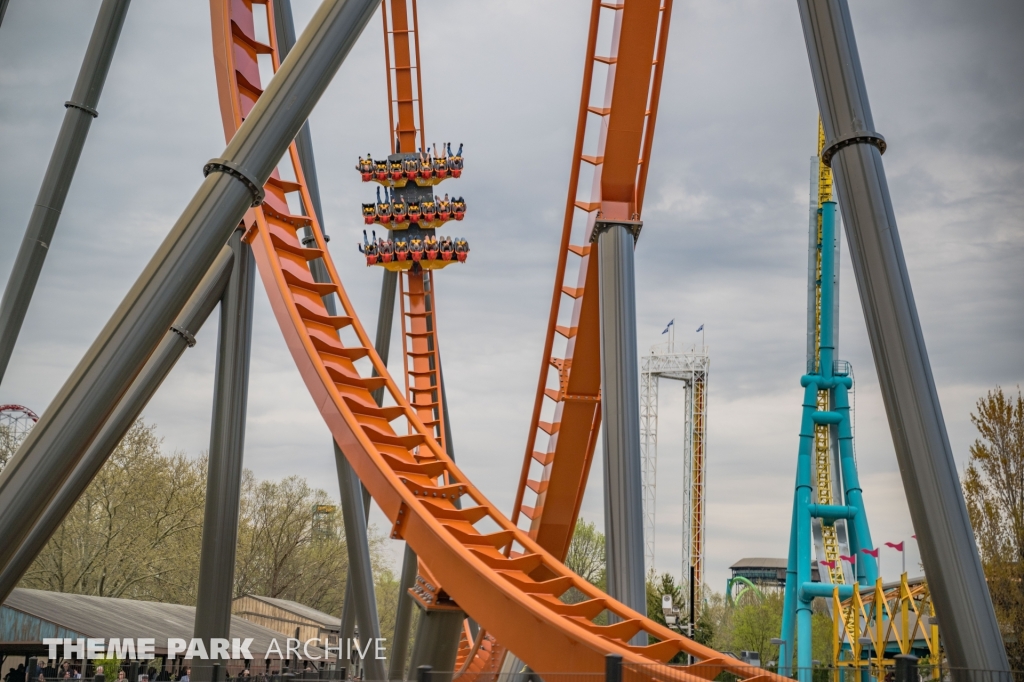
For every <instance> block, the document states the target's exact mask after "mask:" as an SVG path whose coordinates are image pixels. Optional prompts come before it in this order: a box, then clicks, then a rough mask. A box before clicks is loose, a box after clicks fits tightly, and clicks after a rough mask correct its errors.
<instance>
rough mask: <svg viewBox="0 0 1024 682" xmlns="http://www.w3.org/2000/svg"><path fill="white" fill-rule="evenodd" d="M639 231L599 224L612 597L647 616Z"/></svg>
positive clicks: (603, 435)
mask: <svg viewBox="0 0 1024 682" xmlns="http://www.w3.org/2000/svg"><path fill="white" fill-rule="evenodd" d="M638 230H639V224H636V223H629V222H626V223H616V222H601V221H599V222H598V223H597V224H596V225H595V227H594V235H595V237H596V241H597V267H598V270H597V272H598V282H599V287H598V289H599V291H600V299H601V413H602V415H603V417H602V421H603V425H602V429H601V443H602V445H603V448H604V528H605V531H604V532H605V543H606V545H607V548H606V552H607V561H608V594H610V595H611V596H612V597H614V598H615V599H618V600H619V601H621V602H622V603H623V604H625V605H626V606H628V607H630V608H631V609H633V610H635V611H638V612H640V613H641V614H646V613H647V590H646V584H645V577H644V525H643V490H642V486H641V462H640V394H639V391H640V388H639V387H640V375H639V362H640V360H639V357H638V356H637V350H636V284H635V281H634V270H633V249H634V246H635V244H636V242H635V237H634V232H635V233H636V234H639V232H638ZM641 639H642V640H643V641H641ZM630 641H631V642H632V643H633V644H634V645H638V646H643V645H646V644H647V635H645V634H643V633H640V634H639V635H637V636H636V637H634V638H633V639H632V640H630Z"/></svg>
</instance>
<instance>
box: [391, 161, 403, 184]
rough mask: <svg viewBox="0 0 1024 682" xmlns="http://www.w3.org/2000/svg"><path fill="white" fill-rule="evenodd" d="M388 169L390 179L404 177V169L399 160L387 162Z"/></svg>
mask: <svg viewBox="0 0 1024 682" xmlns="http://www.w3.org/2000/svg"><path fill="white" fill-rule="evenodd" d="M388 170H389V171H390V172H391V179H392V180H401V179H402V178H404V177H405V169H404V168H402V162H401V161H390V162H388Z"/></svg>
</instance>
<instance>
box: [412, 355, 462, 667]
mask: <svg viewBox="0 0 1024 682" xmlns="http://www.w3.org/2000/svg"><path fill="white" fill-rule="evenodd" d="M437 357H438V368H437V373H438V376H439V377H440V384H441V409H442V410H443V415H444V437H445V444H446V446H447V450H446V451H447V453H448V456H449V457H451V458H452V459H455V445H454V443H453V442H452V430H451V420H450V418H449V416H448V395H447V393H446V392H445V388H444V371H443V369H442V363H441V354H440V353H438V356H437ZM456 506H460V505H459V503H458V502H456ZM405 561H411V563H412V567H411V568H409V567H408V566H407V564H405V563H404V562H403V564H402V585H401V586H400V587H399V590H400V592H399V593H398V616H400V615H401V614H402V612H403V610H408V615H407V616H406V621H405V622H404V623H402V625H403V626H404V630H399V627H398V626H399V618H398V617H397V616H396V618H395V640H396V641H397V640H398V639H399V637H401V638H402V639H403V640H404V642H403V645H404V647H408V644H409V629H410V626H411V625H412V608H413V604H415V603H416V602H414V600H413V598H412V596H411V595H410V594H409V588H411V587H413V586H414V585H415V584H416V573H417V570H416V569H417V566H418V561H417V559H416V554H415V552H413V551H411V550H407V551H406V554H405ZM407 571H409V572H410V573H411V574H412V579H411V580H409V584H408V586H406V585H405V581H406V572H407ZM465 619H466V614H465V612H464V611H440V610H426V609H422V608H421V610H420V619H419V622H418V623H417V624H416V640H415V644H414V645H413V652H412V659H411V660H410V662H409V675H415V673H416V669H417V668H419V667H420V666H421V665H429V666H431V667H432V668H433V669H434V670H436V671H449V670H452V669H453V667H454V666H455V660H456V659H457V658H458V655H459V638H460V636H461V634H462V623H463V621H464V620H465ZM453 623H457V624H458V625H457V626H455V625H453ZM470 624H471V627H473V629H474V636H475V634H476V628H475V625H476V624H475V623H473V622H472V621H470ZM421 642H423V645H422V647H421V645H420V643H421ZM403 663H404V656H403ZM434 674H435V675H436V674H437V673H434ZM392 679H401V678H400V677H397V678H392Z"/></svg>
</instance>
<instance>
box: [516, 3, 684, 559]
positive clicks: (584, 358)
mask: <svg viewBox="0 0 1024 682" xmlns="http://www.w3.org/2000/svg"><path fill="white" fill-rule="evenodd" d="M671 15H672V0H631V1H627V2H621V3H609V2H602V1H601V0H594V2H593V7H592V9H591V15H590V33H589V37H588V39H587V56H586V61H585V62H584V69H583V91H582V94H581V96H580V106H579V114H578V119H577V126H576V142H575V146H574V149H573V159H572V166H571V171H570V175H569V192H568V197H567V199H566V202H565V218H564V221H563V223H562V240H561V245H560V249H559V254H558V267H557V270H556V272H555V287H554V292H553V294H552V300H551V314H550V316H549V318H548V328H547V336H546V337H545V340H544V354H543V356H542V357H543V360H542V364H541V371H540V381H539V382H538V385H537V395H536V400H535V402H534V408H533V416H532V418H531V422H530V431H529V436H528V438H527V446H526V456H525V458H524V461H523V468H522V473H521V475H520V480H519V489H518V490H517V492H516V499H515V505H514V507H513V510H512V522H513V523H518V522H519V521H520V518H521V517H523V516H525V517H526V518H528V519H529V520H530V526H529V529H530V537H532V538H534V539H535V540H537V542H538V543H539V544H540V545H541V546H542V547H544V548H545V549H547V550H548V551H549V552H551V553H552V554H554V555H555V556H556V557H559V558H561V559H564V558H565V556H566V553H567V552H568V551H569V542H570V540H571V539H572V532H573V528H574V527H575V526H576V518H577V516H578V515H579V510H580V504H581V503H582V502H583V492H584V489H585V488H586V483H587V477H588V475H589V473H590V465H591V462H592V461H593V457H594V448H595V446H596V444H597V437H598V432H599V429H600V427H601V348H600V338H599V331H600V312H599V308H598V302H599V300H598V289H597V287H598V278H597V266H596V263H597V259H596V256H597V244H591V243H589V242H590V235H591V232H592V231H593V228H594V222H595V221H596V219H597V217H598V215H602V216H604V217H606V218H611V219H632V218H639V216H640V213H641V209H642V207H643V200H644V189H645V187H646V185H647V172H648V169H649V168H650V164H649V159H650V155H651V146H652V144H653V142H654V124H655V119H656V117H657V112H658V99H659V96H660V93H661V80H662V75H663V73H664V64H665V50H666V48H667V45H668V30H669V20H670V18H671ZM608 22H611V24H612V26H611V49H610V51H609V54H607V55H602V54H597V40H598V35H599V32H600V31H601V28H602V27H603V26H604V25H605V24H606V23H608ZM599 64H600V65H603V67H602V68H605V69H606V71H607V79H606V84H605V89H604V96H603V99H602V100H601V101H600V102H599V103H597V104H595V103H594V101H593V93H592V87H591V86H592V83H593V81H594V79H595V78H597V77H598V76H599V74H595V67H596V66H597V65H599ZM595 126H596V127H597V128H598V129H599V130H598V133H599V134H598V136H597V140H598V142H597V148H596V149H595V150H594V151H593V153H589V154H588V153H585V151H586V150H584V141H585V140H586V139H587V138H588V137H589V136H588V131H590V130H591V128H592V127H595ZM585 165H590V166H592V167H593V170H594V180H593V186H592V188H591V191H590V194H589V196H588V197H587V198H586V199H580V198H579V194H580V188H579V184H580V174H581V170H582V169H583V167H584V166H585ZM580 214H585V217H586V227H585V231H584V232H583V234H580V235H578V237H579V238H582V239H581V241H582V243H578V244H573V243H572V239H573V225H574V223H575V222H576V219H577V218H578V217H582V216H580ZM570 254H572V255H573V256H576V257H577V258H578V262H579V268H578V276H577V280H576V282H575V283H573V282H571V281H570V282H568V283H567V281H566V268H567V264H568V261H569V257H570ZM560 320H564V321H568V324H559V321H560ZM556 336H560V337H563V338H564V339H565V350H564V352H563V353H562V354H561V357H559V356H557V355H555V354H554V348H555V340H556ZM546 409H548V410H551V412H552V415H553V416H552V417H551V421H544V420H543V419H542V417H543V415H544V414H545V410H546ZM537 471H539V475H538V474H534V475H537V478H531V472H537ZM527 489H529V490H531V491H532V494H533V495H534V499H535V502H534V504H533V506H528V505H526V504H525V503H524V502H525V500H526V499H527V497H526V496H527Z"/></svg>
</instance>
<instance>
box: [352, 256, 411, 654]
mask: <svg viewBox="0 0 1024 682" xmlns="http://www.w3.org/2000/svg"><path fill="white" fill-rule="evenodd" d="M397 291H398V273H397V272H391V271H390V270H385V271H384V279H383V280H382V281H381V288H380V309H379V310H378V312H377V335H376V338H375V339H374V344H373V347H374V349H375V350H376V351H377V355H379V356H380V359H381V361H382V362H383V363H384V365H385V366H387V364H388V355H390V351H391V330H392V327H393V326H394V325H393V322H394V317H395V293H396V292H397ZM373 375H374V376H377V370H376V369H374V371H373ZM372 395H373V399H374V400H375V401H376V402H377V404H378V405H380V404H381V402H382V401H383V400H384V388H383V387H381V388H379V389H377V390H376V391H374V392H373V394H372ZM352 475H353V476H355V475H356V474H355V472H354V471H353V472H352ZM357 480H358V477H357ZM360 485H361V484H360ZM361 489H362V491H363V507H364V509H365V512H366V514H365V516H364V517H363V535H365V534H366V519H368V518H369V517H370V493H369V492H367V490H366V488H361ZM342 494H343V495H344V494H345V493H344V489H343V490H342ZM346 539H347V541H348V543H349V545H348V546H349V572H348V579H347V581H346V583H345V601H344V602H343V603H342V607H341V636H342V637H343V638H344V637H351V636H352V633H353V630H354V628H355V622H356V616H355V610H354V609H352V608H350V607H349V604H350V602H351V597H352V593H353V592H352V591H353V589H354V586H355V584H356V583H354V582H353V581H352V556H351V552H352V545H351V542H352V539H351V536H349V535H348V532H347V531H346ZM365 551H367V552H369V551H370V550H369V547H367V548H366V550H365ZM403 572H404V569H403ZM413 579H414V580H415V576H414V578H413ZM372 587H373V583H372V582H371V583H370V588H371V589H372ZM398 601H399V608H401V602H402V594H401V592H400V593H399V595H398ZM379 627H380V626H379V625H378V629H379ZM360 631H361V630H360Z"/></svg>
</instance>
